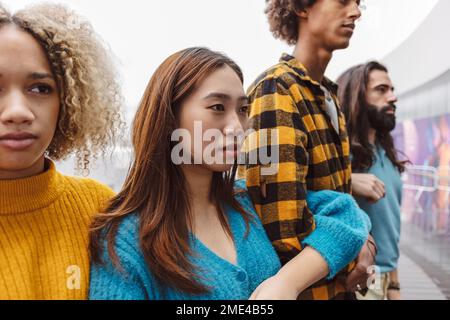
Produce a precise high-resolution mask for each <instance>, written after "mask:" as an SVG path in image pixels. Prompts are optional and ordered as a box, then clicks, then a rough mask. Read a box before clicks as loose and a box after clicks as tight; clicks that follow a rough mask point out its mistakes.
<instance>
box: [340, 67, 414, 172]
mask: <svg viewBox="0 0 450 320" xmlns="http://www.w3.org/2000/svg"><path fill="white" fill-rule="evenodd" d="M374 70H379V71H384V72H386V73H387V72H388V70H387V68H386V67H385V66H383V65H382V64H380V63H379V62H376V61H370V62H368V63H366V64H361V65H357V66H354V67H352V68H350V69H348V70H347V71H345V72H344V73H343V74H342V75H341V76H340V77H339V78H338V80H337V84H338V86H339V90H338V96H339V102H340V104H341V106H342V109H343V112H344V115H345V120H346V122H347V131H348V135H349V138H350V144H351V152H352V156H353V158H352V168H353V169H354V170H357V171H359V170H367V169H369V168H370V167H371V166H372V165H373V161H374V152H373V149H372V146H371V145H370V143H369V128H370V124H369V116H368V112H367V110H368V106H367V100H366V93H367V86H368V84H369V76H370V73H371V72H372V71H374ZM376 138H377V141H378V142H379V143H380V144H381V146H382V147H383V149H384V150H385V151H386V154H387V156H388V158H389V160H391V161H392V163H393V164H394V165H395V166H396V167H397V169H398V170H399V171H400V172H404V171H405V165H406V164H407V163H408V161H400V160H399V159H398V152H399V151H397V150H396V149H395V146H394V139H393V138H392V135H391V134H390V133H389V132H382V131H380V130H377V133H376Z"/></svg>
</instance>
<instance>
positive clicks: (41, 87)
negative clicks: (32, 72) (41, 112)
mask: <svg viewBox="0 0 450 320" xmlns="http://www.w3.org/2000/svg"><path fill="white" fill-rule="evenodd" d="M30 92H32V93H35V94H42V95H49V94H51V93H52V92H53V88H52V87H51V86H49V85H48V84H37V85H34V86H32V87H31V88H30Z"/></svg>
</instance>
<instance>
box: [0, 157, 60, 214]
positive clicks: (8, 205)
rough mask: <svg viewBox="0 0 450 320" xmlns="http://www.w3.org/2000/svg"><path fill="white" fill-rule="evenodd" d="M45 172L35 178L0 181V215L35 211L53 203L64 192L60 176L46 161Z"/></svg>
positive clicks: (51, 163) (53, 165)
mask: <svg viewBox="0 0 450 320" xmlns="http://www.w3.org/2000/svg"><path fill="white" fill-rule="evenodd" d="M46 168H47V170H46V171H45V172H43V173H42V174H39V175H37V176H33V177H28V178H24V179H16V180H0V215H11V214H20V213H26V212H32V211H36V210H39V209H42V208H45V207H47V206H49V205H50V204H51V203H53V202H54V201H55V200H56V199H57V198H58V197H59V196H60V195H61V192H62V191H63V190H64V185H63V183H62V177H63V176H62V175H61V174H60V173H58V172H57V171H56V168H55V164H54V163H53V162H52V161H50V160H48V159H47V160H46Z"/></svg>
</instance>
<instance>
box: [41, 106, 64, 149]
mask: <svg viewBox="0 0 450 320" xmlns="http://www.w3.org/2000/svg"><path fill="white" fill-rule="evenodd" d="M44 110H45V111H42V112H39V115H38V116H39V118H38V119H41V121H39V122H40V123H41V124H42V130H43V136H45V137H46V140H50V142H51V140H52V139H53V136H54V134H55V131H56V127H57V126H58V119H59V113H60V102H59V99H55V100H53V101H52V102H51V103H49V104H47V106H46V107H45V109H44Z"/></svg>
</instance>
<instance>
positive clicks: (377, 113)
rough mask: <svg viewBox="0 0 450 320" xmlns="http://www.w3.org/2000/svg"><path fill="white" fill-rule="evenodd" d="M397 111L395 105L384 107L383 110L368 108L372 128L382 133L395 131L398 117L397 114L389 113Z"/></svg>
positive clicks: (374, 107) (371, 106) (370, 106)
mask: <svg viewBox="0 0 450 320" xmlns="http://www.w3.org/2000/svg"><path fill="white" fill-rule="evenodd" d="M392 109H393V110H394V111H395V110H396V109H397V107H396V106H395V105H389V106H384V107H382V108H381V109H379V108H377V107H376V106H373V105H368V106H367V116H368V118H369V124H370V126H371V127H372V128H373V129H375V130H377V131H380V132H391V131H392V130H394V129H395V125H396V117H395V114H388V113H387V112H389V111H392Z"/></svg>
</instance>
